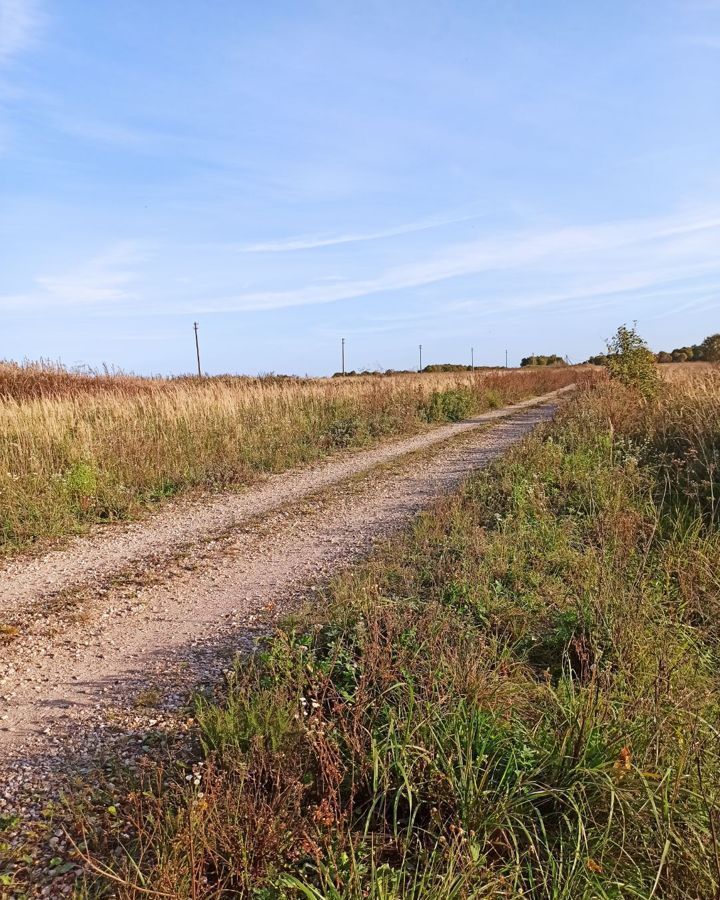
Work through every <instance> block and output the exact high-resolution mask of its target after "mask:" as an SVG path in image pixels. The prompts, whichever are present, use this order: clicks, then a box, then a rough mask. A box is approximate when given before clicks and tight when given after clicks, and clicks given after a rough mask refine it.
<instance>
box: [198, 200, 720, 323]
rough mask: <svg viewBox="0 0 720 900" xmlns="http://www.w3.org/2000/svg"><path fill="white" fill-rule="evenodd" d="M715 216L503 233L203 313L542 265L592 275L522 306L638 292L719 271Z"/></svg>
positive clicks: (246, 297)
mask: <svg viewBox="0 0 720 900" xmlns="http://www.w3.org/2000/svg"><path fill="white" fill-rule="evenodd" d="M719 240H720V216H718V215H709V216H708V215H705V216H695V217H689V216H684V217H675V218H661V219H650V220H634V221H626V222H614V223H607V224H602V225H595V226H587V227H575V228H561V229H556V230H549V231H542V232H532V233H531V232H526V233H517V234H508V235H505V236H503V237H499V238H494V239H480V240H476V241H470V242H464V243H459V244H455V245H450V246H446V247H444V248H441V249H438V250H437V251H436V252H435V253H434V254H430V255H427V254H426V255H425V256H424V257H423V258H422V259H419V260H414V261H411V262H407V263H404V264H402V265H399V266H395V267H392V268H390V269H388V270H386V271H384V272H381V273H379V274H377V275H374V276H373V277H369V278H362V279H347V280H344V281H339V282H333V283H330V284H328V283H324V282H319V281H314V282H312V283H311V284H308V285H305V286H302V287H299V288H297V289H294V290H277V291H255V292H248V293H244V294H239V295H237V296H234V297H232V296H230V297H225V298H222V299H218V300H214V301H209V302H207V304H206V307H205V311H207V312H223V311H225V312H227V311H249V310H269V309H281V308H283V307H293V306H306V305H314V304H323V303H333V302H336V301H341V300H350V299H354V298H360V297H365V296H370V295H373V294H378V293H384V292H389V291H403V290H409V289H412V288H420V287H424V286H426V285H431V284H435V283H438V282H442V281H447V280H449V279H452V278H459V277H462V276H470V275H479V274H482V273H485V272H500V271H504V270H506V271H513V270H522V269H528V268H531V267H533V266H534V267H536V268H541V269H542V270H543V271H544V272H545V274H547V271H548V270H551V271H554V272H555V274H556V276H557V277H558V278H559V279H560V280H561V281H563V282H567V281H568V280H569V279H572V280H575V279H576V276H577V273H578V272H579V273H585V277H586V278H595V279H596V280H595V283H594V284H591V285H589V286H588V285H584V284H583V285H579V286H575V285H573V287H572V288H571V289H570V290H567V289H565V290H563V291H560V292H557V293H555V294H551V295H545V297H543V296H542V295H541V294H535V293H534V292H531V291H528V292H527V293H526V294H524V295H522V298H521V302H522V303H525V304H527V305H542V304H543V303H550V302H561V301H562V300H564V299H567V298H568V296H570V295H572V296H580V297H582V296H588V297H590V296H598V295H600V294H602V293H604V292H613V293H617V292H618V291H623V292H627V291H630V290H638V289H640V288H644V287H648V286H651V285H653V284H662V283H665V282H668V281H673V280H675V281H676V280H678V279H680V278H689V277H693V276H695V275H698V274H707V273H711V272H717V271H719V270H720V259H718V257H717V250H716V248H717V246H718V241H719Z"/></svg>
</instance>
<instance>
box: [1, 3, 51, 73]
mask: <svg viewBox="0 0 720 900" xmlns="http://www.w3.org/2000/svg"><path fill="white" fill-rule="evenodd" d="M41 25H42V16H41V14H40V10H39V8H38V6H37V4H36V3H35V2H33V0H0V65H2V64H4V63H7V62H9V61H10V60H11V59H12V58H13V57H15V56H17V55H18V54H19V53H21V52H23V51H24V50H27V49H28V48H29V47H30V46H31V45H32V44H33V42H34V41H35V39H36V37H37V34H38V32H39V30H40V27H41Z"/></svg>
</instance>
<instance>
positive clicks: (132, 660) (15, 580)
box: [0, 392, 562, 768]
mask: <svg viewBox="0 0 720 900" xmlns="http://www.w3.org/2000/svg"><path fill="white" fill-rule="evenodd" d="M560 393H562V392H560ZM557 404H558V395H557V394H553V395H548V396H547V397H544V398H539V400H536V401H533V402H529V403H524V404H522V405H518V406H516V407H513V408H510V409H505V410H499V411H496V412H492V413H488V414H486V415H483V416H479V417H478V418H477V419H474V420H472V421H469V422H463V423H458V424H454V425H448V426H444V427H441V428H437V429H435V430H433V431H431V432H428V433H425V434H422V435H419V436H415V437H413V438H410V439H407V440H402V441H397V442H395V443H392V444H387V445H384V446H382V447H379V448H376V449H373V450H369V451H365V452H360V453H355V454H352V455H348V456H345V457H343V458H341V459H334V460H332V461H330V462H327V463H325V464H323V465H321V466H318V467H316V468H314V469H310V470H306V471H301V472H295V473H289V474H285V475H281V476H274V477H272V478H269V479H267V481H266V482H264V483H262V484H261V485H258V486H256V487H253V488H250V489H248V490H247V491H245V492H244V493H241V494H232V495H226V496H223V497H220V498H217V499H214V500H212V501H211V502H210V503H208V504H206V505H202V504H198V503H185V504H182V503H179V504H176V505H174V506H172V507H167V508H165V509H164V510H163V511H162V512H161V513H159V514H158V515H156V516H155V517H153V518H151V519H149V520H147V521H145V522H141V523H137V524H133V525H128V526H123V527H118V528H109V529H105V530H103V531H98V532H96V533H94V534H91V535H89V536H88V537H85V538H81V539H75V540H73V541H71V542H70V543H69V545H68V546H67V547H66V548H65V549H62V550H59V551H54V552H51V553H49V554H47V555H44V556H40V557H37V558H30V559H28V558H25V559H18V560H16V561H13V562H11V563H8V564H6V565H5V566H4V568H3V569H2V570H0V625H2V631H3V632H4V634H2V633H0V641H1V642H2V646H1V648H0V649H1V651H2V652H1V655H0V763H2V760H3V758H4V760H5V763H6V764H9V763H10V761H11V760H14V761H15V763H18V762H22V763H23V764H24V765H25V766H29V767H31V768H32V766H33V765H34V763H35V762H37V761H38V760H39V759H42V760H43V761H44V762H45V763H46V762H47V759H48V758H51V757H54V756H55V757H60V758H66V757H67V754H68V752H69V750H68V748H69V747H70V746H71V745H72V744H73V742H75V743H77V742H78V741H80V742H83V743H87V741H88V740H89V737H88V735H89V734H90V733H92V734H93V735H94V736H95V738H94V739H97V740H102V738H103V733H104V732H103V730H104V729H105V728H106V726H107V722H108V716H109V711H111V713H112V714H111V716H110V717H111V718H112V721H113V722H114V723H115V724H117V723H118V722H120V721H123V716H125V717H130V718H132V717H134V716H136V715H137V710H138V708H139V707H143V708H144V707H146V706H148V705H152V706H153V707H155V708H156V713H155V715H156V717H157V716H158V715H161V713H162V710H169V709H172V708H173V706H174V705H175V706H178V705H179V704H181V703H182V702H183V699H184V697H185V696H186V695H187V690H188V689H189V688H191V687H192V686H194V685H196V684H197V682H198V681H203V680H208V679H211V678H212V677H213V676H214V675H215V674H216V673H217V670H218V668H221V667H222V666H223V665H226V664H227V658H228V657H227V653H229V652H232V651H236V650H237V649H238V648H240V649H242V647H243V646H245V645H246V644H248V643H251V642H252V640H253V639H254V635H255V634H257V632H258V631H261V630H262V629H266V628H267V627H268V625H269V624H270V623H271V622H272V620H273V618H274V617H275V616H277V615H280V614H283V613H284V612H285V611H286V610H287V609H288V608H289V607H290V606H291V604H292V602H293V600H294V599H296V598H297V597H299V596H300V595H303V596H307V595H308V591H311V590H312V585H313V583H317V582H320V581H322V580H323V579H325V578H326V577H327V576H328V575H330V574H332V573H333V572H335V571H337V570H339V569H341V568H342V567H344V566H346V565H348V564H350V563H352V562H353V561H355V560H357V559H358V558H360V557H362V556H363V555H366V554H367V552H368V551H369V550H370V549H371V547H372V544H373V542H374V541H376V540H377V539H378V538H382V537H385V536H386V535H388V534H390V533H392V532H393V531H394V530H397V529H399V528H401V527H402V526H404V525H405V524H406V523H407V522H408V521H409V520H410V519H411V518H412V516H414V515H415V514H416V513H417V512H418V511H419V510H421V509H422V508H424V507H427V506H428V505H429V504H431V503H432V501H433V500H434V499H436V498H437V497H439V496H440V495H442V494H443V493H446V492H448V491H450V490H452V489H453V488H455V487H456V486H457V485H458V484H459V483H460V482H461V481H462V480H463V479H464V478H465V477H466V476H467V475H468V474H470V473H471V472H472V471H474V470H476V469H478V468H481V467H482V466H485V465H487V464H488V463H489V462H490V461H491V460H493V459H495V458H497V457H498V456H500V455H501V454H502V453H503V452H505V451H506V450H507V449H508V448H509V447H510V446H511V445H512V444H514V443H516V442H517V441H519V440H520V439H521V438H522V437H523V436H525V435H526V434H527V433H528V432H529V431H531V430H532V429H533V428H535V427H536V426H537V425H538V424H539V423H541V422H544V421H546V420H548V419H549V418H550V417H552V415H553V414H554V411H555V410H556V408H557ZM225 651H227V653H226V652H225ZM150 695H151V696H152V698H153V703H152V704H148V703H147V702H146V700H147V698H148V697H149V696H150ZM143 697H144V698H145V700H143ZM138 698H140V699H138ZM98 736H99V737H98Z"/></svg>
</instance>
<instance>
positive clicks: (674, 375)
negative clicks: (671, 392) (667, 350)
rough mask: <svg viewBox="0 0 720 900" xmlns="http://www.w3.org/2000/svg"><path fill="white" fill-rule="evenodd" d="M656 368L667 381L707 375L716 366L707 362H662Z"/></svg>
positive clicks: (716, 367) (715, 368)
mask: <svg viewBox="0 0 720 900" xmlns="http://www.w3.org/2000/svg"><path fill="white" fill-rule="evenodd" d="M658 369H659V370H660V374H661V375H662V376H663V378H665V379H666V380H667V381H686V380H687V379H695V378H699V377H702V376H703V375H707V374H708V372H712V371H714V370H717V369H718V366H717V365H715V364H714V363H709V362H684V363H662V365H659V366H658Z"/></svg>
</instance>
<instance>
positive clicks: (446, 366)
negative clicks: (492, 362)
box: [332, 363, 500, 378]
mask: <svg viewBox="0 0 720 900" xmlns="http://www.w3.org/2000/svg"><path fill="white" fill-rule="evenodd" d="M498 368H500V367H499V366H475V368H474V369H473V367H472V366H464V365H461V364H460V363H433V365H431V366H423V372H472V371H475V372H489V371H492V370H494V369H498ZM342 374H343V373H342V372H334V373H333V376H332V377H333V378H342ZM414 374H417V369H362V370H361V371H357V370H356V369H351V370H350V371H348V372H346V373H345V375H347V376H350V375H387V376H391V375H414Z"/></svg>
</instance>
